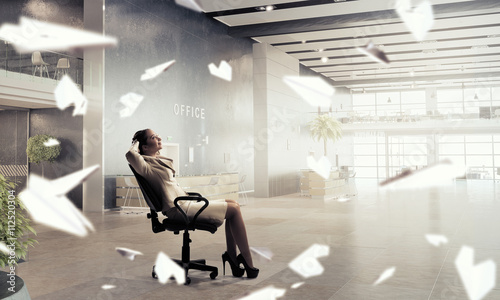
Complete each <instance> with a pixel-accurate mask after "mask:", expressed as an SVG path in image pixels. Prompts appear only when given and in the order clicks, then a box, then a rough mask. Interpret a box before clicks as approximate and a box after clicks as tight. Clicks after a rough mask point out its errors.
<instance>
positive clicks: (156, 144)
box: [143, 129, 163, 154]
mask: <svg viewBox="0 0 500 300" xmlns="http://www.w3.org/2000/svg"><path fill="white" fill-rule="evenodd" d="M146 135H147V137H148V140H147V141H148V142H147V144H146V145H145V146H143V150H144V152H145V153H146V154H154V153H156V152H158V151H160V149H162V148H163V147H162V145H161V137H160V136H159V135H158V134H156V132H154V131H153V130H151V129H148V130H147V131H146Z"/></svg>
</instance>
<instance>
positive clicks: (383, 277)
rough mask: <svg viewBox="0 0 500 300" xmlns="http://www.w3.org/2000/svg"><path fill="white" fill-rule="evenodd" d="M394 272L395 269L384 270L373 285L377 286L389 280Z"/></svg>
mask: <svg viewBox="0 0 500 300" xmlns="http://www.w3.org/2000/svg"><path fill="white" fill-rule="evenodd" d="M395 271H396V267H391V268H388V269H386V270H385V271H384V272H383V273H382V274H380V276H379V277H378V279H377V280H376V281H375V282H374V283H373V285H379V284H381V283H382V282H384V281H386V280H387V279H389V278H391V277H392V276H393V275H394V272H395Z"/></svg>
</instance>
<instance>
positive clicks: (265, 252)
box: [250, 247, 273, 261]
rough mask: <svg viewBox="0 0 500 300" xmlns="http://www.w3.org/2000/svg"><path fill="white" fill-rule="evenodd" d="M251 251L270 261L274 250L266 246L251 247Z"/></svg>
mask: <svg viewBox="0 0 500 300" xmlns="http://www.w3.org/2000/svg"><path fill="white" fill-rule="evenodd" d="M250 251H251V252H252V253H254V254H255V255H257V257H259V258H263V259H264V260H267V261H270V260H271V258H272V257H273V252H272V251H271V250H269V248H264V247H250Z"/></svg>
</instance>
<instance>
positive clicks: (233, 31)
mask: <svg viewBox="0 0 500 300" xmlns="http://www.w3.org/2000/svg"><path fill="white" fill-rule="evenodd" d="M495 8H498V0H475V1H467V2H460V3H448V4H438V5H433V11H434V16H435V18H439V17H444V16H450V15H456V14H460V13H472V12H473V11H481V10H485V9H495ZM381 20H388V21H389V22H390V21H391V20H394V21H397V22H400V20H399V16H398V15H397V13H396V12H395V11H394V9H388V10H384V11H374V12H364V13H356V14H347V15H336V16H329V17H319V18H308V19H299V20H291V21H281V22H271V23H261V24H254V25H244V26H233V27H229V28H228V34H229V35H230V36H233V37H250V38H253V37H258V36H268V35H279V34H291V33H298V32H308V31H319V30H329V29H339V28H345V27H351V26H352V27H355V26H359V25H358V24H356V23H359V22H363V23H367V22H368V23H372V25H377V24H380V21H381ZM220 21H221V22H223V20H220Z"/></svg>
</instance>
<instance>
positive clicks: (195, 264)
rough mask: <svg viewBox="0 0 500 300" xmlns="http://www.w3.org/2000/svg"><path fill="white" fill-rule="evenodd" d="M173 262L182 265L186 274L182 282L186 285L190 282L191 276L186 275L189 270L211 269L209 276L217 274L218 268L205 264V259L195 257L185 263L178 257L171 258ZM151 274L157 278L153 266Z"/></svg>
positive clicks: (213, 276) (212, 277)
mask: <svg viewBox="0 0 500 300" xmlns="http://www.w3.org/2000/svg"><path fill="white" fill-rule="evenodd" d="M172 260H173V261H174V262H175V263H177V264H178V265H179V266H180V267H182V268H183V269H184V271H185V274H186V281H185V282H184V285H188V284H190V283H191V278H189V276H188V272H189V270H199V271H211V272H210V278H211V279H215V278H216V277H217V275H219V269H218V268H217V267H214V266H209V265H207V264H206V260H205V259H195V260H191V261H189V262H187V263H185V262H183V261H182V260H179V259H172ZM151 276H152V277H153V278H158V276H157V275H156V272H155V266H153V271H152V273H151Z"/></svg>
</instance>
